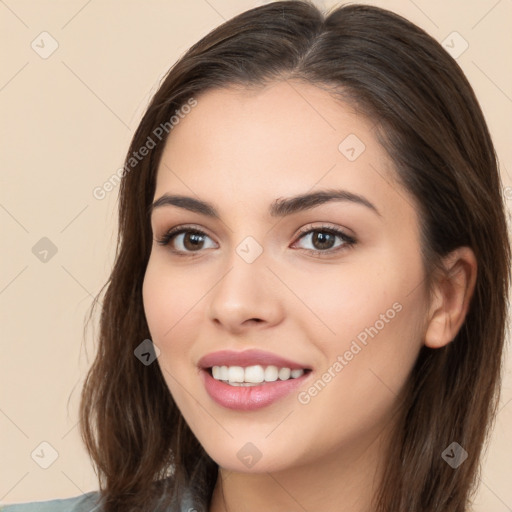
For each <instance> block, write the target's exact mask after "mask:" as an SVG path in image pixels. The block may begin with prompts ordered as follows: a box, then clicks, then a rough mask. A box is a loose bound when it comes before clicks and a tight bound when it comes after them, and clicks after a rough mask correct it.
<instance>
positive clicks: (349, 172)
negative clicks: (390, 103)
mask: <svg viewBox="0 0 512 512" xmlns="http://www.w3.org/2000/svg"><path fill="white" fill-rule="evenodd" d="M196 100H197V106H195V107H194V108H193V109H191V110H190V112H189V113H188V114H186V115H184V116H183V118H182V119H181V120H180V122H179V123H178V124H177V125H176V126H175V127H174V128H173V130H172V132H171V133H170V135H169V137H168V139H167V142H166V147H165V149H164V153H163V155H162V159H161V163H160V166H159V169H158V174H157V186H156V192H155V197H159V195H161V194H163V193H166V192H169V191H176V192H178V193H187V194H188V195H190V193H191V192H192V193H193V194H196V195H201V196H202V197H203V198H205V199H207V198H209V199H212V201H214V202H215V199H217V200H218V201H219V202H221V201H223V200H226V201H236V200H237V199H238V200H240V201H243V200H249V201H254V202H258V200H260V199H263V198H265V205H266V204H268V201H270V200H271V199H273V198H275V197H281V196H288V195H293V194H301V193H304V192H306V191H308V190H310V189H313V188H314V187H322V188H328V187H333V188H334V187H336V188H339V187H340V186H343V187H344V188H347V189H348V190H351V189H352V190H351V191H353V192H355V193H358V192H360V191H361V190H364V191H365V194H366V195H370V196H371V195H375V194H377V195H378V192H379V190H381V189H382V188H383V187H384V188H386V187H390V186H391V187H397V186H398V185H397V184H394V183H392V182H393V181H394V178H393V176H394V171H393V165H392V162H391V161H390V160H389V158H388V156H387V153H386V152H385V150H384V149H383V148H382V147H381V146H380V144H379V143H378V141H377V138H376V135H375V132H374V123H373V122H372V121H371V120H370V119H368V118H367V117H366V116H364V115H362V114H361V113H358V112H357V111H356V109H355V108H354V107H352V106H351V105H348V104H345V103H342V102H341V101H340V100H338V99H335V98H334V97H333V96H332V95H331V94H330V93H329V92H327V91H326V90H324V89H321V88H319V87H316V86H313V85H311V84H305V83H301V82H292V81H282V82H275V83H272V84H269V85H267V86H265V87H260V88H243V87H230V88H225V89H214V90H210V91H207V92H206V93H203V94H201V95H199V96H197V97H196ZM205 196H207V197H205Z"/></svg>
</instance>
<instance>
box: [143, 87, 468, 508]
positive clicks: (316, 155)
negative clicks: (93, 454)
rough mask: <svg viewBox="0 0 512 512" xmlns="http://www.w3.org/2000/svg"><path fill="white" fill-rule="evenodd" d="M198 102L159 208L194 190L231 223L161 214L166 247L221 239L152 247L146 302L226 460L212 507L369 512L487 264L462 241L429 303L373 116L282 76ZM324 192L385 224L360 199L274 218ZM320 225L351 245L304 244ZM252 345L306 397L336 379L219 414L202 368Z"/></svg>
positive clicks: (167, 374)
mask: <svg viewBox="0 0 512 512" xmlns="http://www.w3.org/2000/svg"><path fill="white" fill-rule="evenodd" d="M197 100H198V104H197V106H196V107H195V108H194V109H192V111H191V112H190V114H188V115H187V116H186V117H185V118H184V119H183V120H181V121H180V123H179V124H178V125H177V126H175V127H174V129H173V131H172V133H171V135H170V137H169V138H168V140H167V142H166V146H165V150H164V153H163V156H162V160H161V163H160V167H159V169H158V174H157V183H156V191H155V195H154V200H156V199H158V198H160V197H161V196H162V195H163V194H165V193H167V194H182V195H187V196H192V197H194V198H197V199H201V200H204V201H208V202H210V203H212V204H213V205H214V206H215V208H216V209H217V210H218V212H219V215H220V219H213V218H210V217H207V216H205V215H202V214H199V213H195V212H191V211H188V210H186V209H183V208H179V207H177V206H174V205H168V206H163V207H159V208H155V210H154V211H153V214H152V220H151V222H152V229H153V234H154V238H155V240H157V239H159V238H160V237H161V236H163V235H164V234H165V232H166V231H167V230H169V229H170V228H172V227H175V226H178V225H182V224H185V225H193V227H196V228H200V229H201V230H203V231H205V232H206V234H207V235H208V236H207V237H206V238H204V245H203V246H202V247H203V248H201V244H199V250H197V249H196V250H195V251H194V246H193V245H192V246H191V245H190V244H188V245H183V244H184V236H183V235H178V237H177V238H175V239H174V242H172V241H171V242H170V244H169V245H167V246H162V245H159V244H157V243H156V242H155V243H154V245H153V248H152V252H151V256H150V259H149V263H148V267H147V271H146V275H145V280H144V285H143V300H144V308H145V313H146V317H147V321H148V325H149V328H150V332H151V335H152V339H153V342H154V343H155V344H156V345H157V346H158V348H159V349H160V351H161V353H160V356H159V358H158V364H159V365H160V367H161V369H162V372H163V375H164V378H165V380H166V383H167V385H168V387H169V390H170V392H171V394H172V396H173V398H174V400H175V401H176V403H177V405H178V407H179V408H180V410H181V412H182V414H183V416H184V417H185V419H186V421H187V423H188V424H189V426H190V428H191V429H192V431H193V432H194V434H195V435H196V436H197V438H198V439H199V441H200V443H201V444H202V445H203V446H204V448H205V450H206V451H207V452H208V454H209V455H210V456H211V457H212V458H213V459H214V460H215V461H216V462H217V464H218V465H219V466H220V472H219V478H218V480H217V484H216V487H215V491H214V495H213V499H212V502H211V505H210V511H211V512H221V511H232V512H233V511H236V512H252V511H260V510H266V511H270V512H272V511H283V510H286V511H304V510H322V511H324V512H330V511H333V512H334V511H336V512H344V511H350V512H363V511H370V510H371V499H372V496H373V495H374V493H375V491H376V485H377V483H378V481H379V478H380V476H381V474H382V466H383V463H385V449H386V447H387V446H388V444H389V442H390V439H391V434H390V433H391V428H392V426H393V424H394V418H395V417H396V415H395V414H394V413H395V412H396V410H397V407H399V406H400V392H401V391H402V390H403V388H404V384H405V382H406V379H407V377H408V375H409V373H410V371H411V369H412V367H413V364H414V361H415V359H416V357H417V355H418V352H419V350H420V348H421V346H422V345H423V344H427V345H428V346H430V347H434V348H435V347H441V346H444V345H445V344H446V343H449V342H450V341H451V340H452V339H453V337H454V336H455V334H456V333H457V331H458V329H459V328H460V326H461V324H462V322H463V320H464V316H465V314H466V311H467V308H468V301H469V298H470V296H471V293H472V290H473V287H474V281H475V275H476V262H475V258H474V255H473V253H472V252H471V250H469V249H467V248H460V249H457V250H456V251H454V253H452V254H451V255H449V257H447V258H446V262H445V263H446V265H447V268H448V269H449V270H450V269H451V272H450V274H449V278H442V279H441V278H439V280H438V282H437V283H436V285H435V289H434V291H435V293H434V295H433V297H434V298H433V300H432V301H431V302H429V301H428V295H427V290H426V288H425V284H424V279H425V272H424V268H423V264H422V261H421V256H420V239H419V223H418V216H417V207H416V203H415V201H414V199H413V198H412V197H411V196H410V195H409V194H408V193H407V192H406V191H405V190H404V189H403V188H401V187H400V185H399V184H398V183H397V182H396V180H395V174H394V172H395V171H394V169H393V163H392V162H391V161H390V159H389V158H388V156H387V154H386V152H385V151H384V149H383V148H382V147H381V146H380V145H379V144H378V142H377V139H376V136H375V133H374V125H373V123H372V122H371V121H370V120H368V119H367V118H365V117H364V116H362V115H361V114H358V113H357V112H356V111H355V110H354V108H352V107H351V106H349V105H346V104H343V103H341V102H340V101H339V100H335V99H334V98H333V97H332V96H331V95H330V94H329V93H328V92H326V91H325V90H322V89H320V88H318V87H316V86H313V85H310V84H304V83H298V82H289V81H281V82H274V83H272V84H270V85H268V86H266V87H264V88H258V89H251V90H248V89H243V88H226V89H217V90H212V91H208V92H207V93H204V94H203V95H200V96H199V97H197ZM349 134H355V135H356V136H357V137H358V138H359V139H360V140H361V141H362V142H363V143H364V145H365V150H364V151H363V152H362V153H361V154H360V156H359V157H358V158H357V159H355V160H354V161H349V160H348V159H347V157H346V156H345V154H344V153H343V152H342V151H340V150H339V149H338V146H339V144H340V143H341V142H342V141H343V140H344V139H345V138H346V137H347V136H348V135H349ZM325 189H343V190H347V191H350V192H352V193H354V194H358V195H360V196H364V198H366V199H367V200H368V201H370V202H371V203H372V204H373V205H374V206H375V208H376V209H377V210H378V213H376V212H375V211H373V210H372V209H371V208H368V207H366V206H364V205H361V204H358V203H354V202H350V201H330V202H327V203H324V204H321V205H318V206H316V207H314V208H311V209H308V210H305V211H301V212H297V213H294V214H292V215H289V216H286V217H283V218H276V217H272V216H270V215H269V213H268V208H269V206H270V205H271V204H272V203H273V202H274V201H275V200H276V199H279V198H281V199H282V198H287V197H290V196H295V195H299V194H304V193H308V192H315V191H319V190H325ZM325 225H327V226H329V227H331V228H337V229H340V230H342V231H344V232H345V233H347V234H348V235H350V236H352V237H353V238H355V239H356V243H355V244H354V245H352V246H349V245H345V246H342V245H341V244H343V241H342V239H339V238H336V241H335V242H334V244H333V245H334V246H335V247H334V248H333V249H329V248H328V247H330V246H328V245H327V249H326V248H325V247H326V246H325V245H324V246H322V245H321V243H320V244H319V243H318V242H316V243H315V241H314V240H313V237H312V234H311V233H309V235H306V236H304V237H303V238H300V236H301V233H300V230H301V229H302V228H305V229H304V232H306V231H307V230H308V229H309V230H310V229H314V228H315V229H317V230H319V231H320V232H323V231H322V229H321V228H322V226H325ZM315 233H316V234H318V231H315V232H314V233H313V234H315ZM248 236H251V237H253V238H254V239H255V240H256V241H257V243H258V244H259V245H260V247H261V248H262V250H263V252H262V254H261V255H260V256H259V257H258V258H256V259H255V261H254V262H252V263H247V262H246V261H245V260H244V259H243V258H242V257H240V256H239V254H237V252H236V248H237V246H238V245H239V244H240V243H241V242H242V241H243V240H244V239H245V238H246V237H248ZM340 246H341V247H342V249H341V250H338V251H336V250H335V249H336V247H340ZM173 248H174V249H176V250H182V251H186V250H187V249H188V251H189V252H188V253H186V255H185V256H179V255H177V254H175V253H173V252H172V249H173ZM314 249H317V250H324V255H320V256H319V255H316V254H314V253H313V252H312V250H314ZM329 251H330V254H329ZM393 304H395V307H397V308H398V306H396V304H399V306H400V307H401V309H400V311H399V312H396V314H395V315H394V318H392V319H389V318H388V317H386V318H388V321H387V322H384V327H383V328H382V329H380V330H378V334H377V335H376V336H374V337H373V338H370V337H369V338H368V341H367V345H366V346H364V345H361V343H359V345H361V347H362V349H361V350H360V351H359V352H358V353H357V355H355V356H354V357H353V358H352V359H351V360H350V361H346V362H347V364H346V365H344V367H343V369H342V371H339V372H336V371H334V370H333V364H334V363H335V362H336V361H337V360H338V359H337V358H338V356H343V354H344V353H345V352H346V351H347V350H349V349H350V346H351V343H352V342H353V340H355V339H357V335H358V334H360V333H361V332H363V331H364V330H365V328H369V327H370V326H375V324H376V322H377V321H378V320H379V319H382V317H381V315H386V311H388V310H390V308H392V306H393ZM379 325H380V324H379ZM250 348H257V349H261V350H266V351H269V352H273V353H274V354H278V355H280V356H283V357H286V358H289V359H292V360H294V361H298V362H300V363H303V364H305V365H308V366H309V367H312V368H313V372H312V373H311V374H310V375H309V377H308V378H307V380H306V381H305V382H304V384H303V386H301V388H300V389H299V392H300V391H303V392H307V390H308V389H309V388H310V387H311V386H312V385H313V384H314V383H315V381H317V380H318V379H319V378H321V376H322V375H323V374H324V372H329V368H330V369H331V370H330V373H331V377H332V378H331V379H330V381H329V382H328V383H327V384H326V385H325V387H323V389H321V391H319V392H317V394H316V395H315V396H310V401H309V402H308V403H307V404H305V403H301V402H300V401H299V399H298V392H293V393H291V394H290V395H288V396H286V397H284V398H282V399H280V400H279V401H277V402H275V403H273V404H271V405H269V406H267V407H264V408H261V409H259V410H256V411H248V412H241V411H234V410H230V409H226V408H223V407H221V406H220V405H218V404H216V403H215V402H214V401H213V400H212V399H211V398H210V397H209V395H208V394H207V392H206V390H205V388H204V386H203V384H202V380H201V378H200V375H199V369H198V367H197V363H198V361H199V359H200V358H201V357H202V356H204V355H206V354H208V353H210V352H215V351H218V350H223V349H232V350H237V351H241V350H244V349H250ZM333 375H334V376H333ZM302 396H304V395H302ZM247 442H250V443H252V444H253V445H254V446H256V447H257V449H258V451H259V452H260V453H261V458H260V460H258V462H257V463H256V464H254V465H253V466H252V467H251V468H248V467H247V466H246V465H245V464H244V463H243V462H242V461H241V460H240V459H239V458H238V457H237V453H238V452H239V450H240V449H241V448H242V447H243V446H244V445H246V443H247Z"/></svg>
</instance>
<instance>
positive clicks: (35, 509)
mask: <svg viewBox="0 0 512 512" xmlns="http://www.w3.org/2000/svg"><path fill="white" fill-rule="evenodd" d="M98 496H99V493H98V492H97V491H92V492H88V493H86V494H82V495H80V496H76V497H74V498H66V499H63V500H50V501H34V502H32V503H19V504H16V505H2V506H0V511H1V512H93V511H94V512H101V508H99V506H98V505H97V501H98Z"/></svg>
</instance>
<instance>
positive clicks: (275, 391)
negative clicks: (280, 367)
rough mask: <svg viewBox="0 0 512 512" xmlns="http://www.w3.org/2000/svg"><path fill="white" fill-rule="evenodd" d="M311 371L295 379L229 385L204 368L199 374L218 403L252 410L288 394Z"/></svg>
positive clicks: (299, 384)
mask: <svg viewBox="0 0 512 512" xmlns="http://www.w3.org/2000/svg"><path fill="white" fill-rule="evenodd" d="M312 373H313V372H307V373H304V374H303V375H302V376H300V377H297V378H296V379H288V380H281V381H280V380H277V381H274V382H267V383H265V384H261V385H256V386H230V385H229V384H226V383H224V382H221V381H219V380H216V379H214V378H213V377H212V376H211V375H210V372H209V371H208V370H207V369H205V368H202V369H201V372H200V375H201V378H202V380H203V384H204V386H205V388H206V391H207V393H208V394H209V395H210V397H211V398H212V399H213V400H214V401H215V402H216V403H217V404H218V405H221V406H222V407H226V408H227V409H235V410H238V411H254V410H256V409H261V408H262V407H266V406H268V405H270V404H272V403H274V402H276V401H278V400H279V399H281V398H283V397H285V396H287V395H290V393H292V392H293V391H294V390H296V389H297V388H298V387H299V386H301V385H302V384H304V381H305V380H306V379H309V377H310V375H311V374H312Z"/></svg>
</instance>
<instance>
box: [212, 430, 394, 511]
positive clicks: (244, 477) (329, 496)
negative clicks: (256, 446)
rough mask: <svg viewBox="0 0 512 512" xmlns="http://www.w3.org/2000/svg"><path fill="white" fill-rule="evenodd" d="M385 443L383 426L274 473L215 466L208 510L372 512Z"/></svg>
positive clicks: (388, 437) (379, 479) (386, 439)
mask: <svg viewBox="0 0 512 512" xmlns="http://www.w3.org/2000/svg"><path fill="white" fill-rule="evenodd" d="M388 427H389V425H388ZM389 441H390V428H386V429H381V431H380V432H377V433H375V432H374V433H371V434H369V435H368V436H367V437H366V438H365V439H364V440H358V442H357V443H353V442H351V443H347V444H349V445H350V446H343V447H342V448H340V449H338V450H333V451H332V452H331V453H329V454H326V455H324V456H323V457H321V458H317V459H315V461H314V463H311V464H308V465H300V466H294V467H293V468H289V469H285V470H281V471H275V472H263V473H241V472H234V471H229V470H227V469H224V468H221V467H219V474H218V478H217V482H216V485H215V489H214V492H213V496H212V500H211V504H210V508H209V511H210V512H261V511H262V510H265V511H266V512H281V511H283V510H286V511H290V512H304V511H306V510H322V512H371V511H372V501H373V499H374V496H375V494H376V492H377V490H378V486H379V483H380V481H381V478H382V473H383V464H382V462H383V461H384V460H385V455H386V451H387V447H388V446H389Z"/></svg>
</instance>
